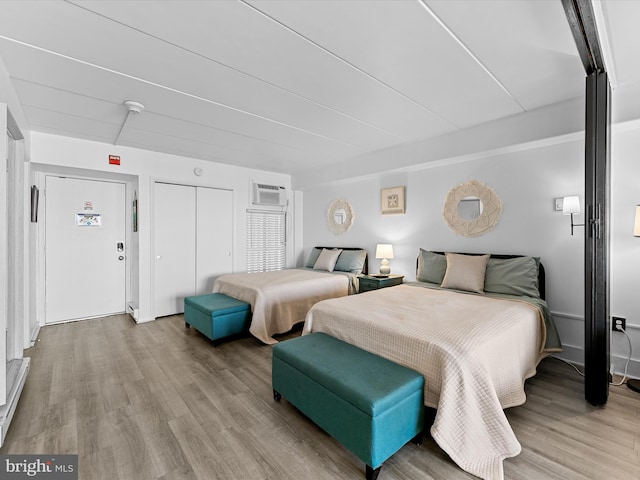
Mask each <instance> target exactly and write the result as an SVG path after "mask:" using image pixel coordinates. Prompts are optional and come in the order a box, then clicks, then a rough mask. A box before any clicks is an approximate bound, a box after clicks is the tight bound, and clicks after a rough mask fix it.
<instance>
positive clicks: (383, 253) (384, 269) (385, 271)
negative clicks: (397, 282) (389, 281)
mask: <svg viewBox="0 0 640 480" xmlns="http://www.w3.org/2000/svg"><path fill="white" fill-rule="evenodd" d="M376 258H381V259H382V261H381V262H380V274H381V275H389V274H390V273H391V267H390V266H389V260H387V259H388V258H393V245H390V244H388V243H379V244H378V245H377V247H376Z"/></svg>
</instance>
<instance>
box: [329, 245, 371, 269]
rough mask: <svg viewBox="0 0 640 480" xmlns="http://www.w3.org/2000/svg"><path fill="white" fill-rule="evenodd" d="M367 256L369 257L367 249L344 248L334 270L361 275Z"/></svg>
mask: <svg viewBox="0 0 640 480" xmlns="http://www.w3.org/2000/svg"><path fill="white" fill-rule="evenodd" d="M365 258H367V252H366V250H342V253H341V254H340V256H339V257H338V261H337V262H336V266H335V267H334V270H336V271H338V272H351V273H357V274H358V275H360V274H361V273H362V268H363V267H364V260H365Z"/></svg>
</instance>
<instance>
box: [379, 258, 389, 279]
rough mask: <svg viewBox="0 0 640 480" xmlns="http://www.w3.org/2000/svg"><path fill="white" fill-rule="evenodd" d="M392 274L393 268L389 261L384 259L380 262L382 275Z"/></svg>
mask: <svg viewBox="0 0 640 480" xmlns="http://www.w3.org/2000/svg"><path fill="white" fill-rule="evenodd" d="M390 273H391V267H390V266H389V260H387V259H386V258H383V259H382V261H381V262H380V274H381V275H389V274H390Z"/></svg>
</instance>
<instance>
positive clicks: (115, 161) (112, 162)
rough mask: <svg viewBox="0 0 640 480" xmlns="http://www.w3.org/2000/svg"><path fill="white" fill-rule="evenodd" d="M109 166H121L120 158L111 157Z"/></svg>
mask: <svg viewBox="0 0 640 480" xmlns="http://www.w3.org/2000/svg"><path fill="white" fill-rule="evenodd" d="M109 165H120V156H119V155H109Z"/></svg>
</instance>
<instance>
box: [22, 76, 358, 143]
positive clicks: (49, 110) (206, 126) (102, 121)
mask: <svg viewBox="0 0 640 480" xmlns="http://www.w3.org/2000/svg"><path fill="white" fill-rule="evenodd" d="M12 78H13V79H15V80H19V81H21V82H25V83H30V84H32V85H38V86H40V87H44V88H50V89H53V90H57V91H59V92H65V93H73V94H75V95H80V96H81V97H84V98H89V99H92V100H95V101H98V102H104V103H109V104H112V105H118V106H119V105H120V104H119V103H113V102H109V101H107V100H103V99H101V98H97V97H92V96H90V95H84V94H80V93H77V92H70V91H69V90H65V89H62V88H58V87H52V86H50V85H43V84H41V83H38V82H32V81H30V80H25V79H23V78H20V77H12ZM23 106H24V107H28V108H32V109H34V110H42V111H45V112H52V113H58V114H62V115H67V116H71V117H75V118H80V119H84V120H87V117H82V116H80V115H73V114H70V113H63V112H59V111H58V110H51V109H50V108H42V107H37V106H35V105H28V104H24V105H23ZM147 113H150V114H151V115H157V116H160V117H165V118H170V119H172V120H178V121H181V122H185V123H190V124H192V125H197V126H199V127H202V128H208V129H211V130H217V131H220V132H224V133H228V134H230V135H237V136H238V137H243V138H248V139H250V140H255V141H257V142H262V143H266V144H270V145H277V146H280V147H285V148H290V149H292V150H297V151H299V152H307V153H310V152H313V150H309V149H306V148H300V147H296V146H292V145H288V144H286V143H280V142H274V141H272V140H268V139H265V138H260V137H252V136H249V135H245V134H243V133H239V132H234V131H233V130H228V129H226V128H220V127H214V126H212V125H207V124H205V123H200V122H194V121H192V120H188V119H185V118H180V117H174V116H172V115H166V114H164V113H158V112H147ZM89 120H91V121H94V122H100V123H106V124H109V125H115V126H117V125H119V123H113V122H108V121H104V120H96V119H89ZM129 128H135V127H129ZM139 130H143V131H147V130H144V129H139ZM176 138H181V137H176ZM211 145H217V144H211ZM219 146H222V145H219ZM223 148H225V147H223ZM354 148H357V149H358V151H361V150H362V148H361V147H354ZM239 151H243V150H239ZM332 155H333V154H332Z"/></svg>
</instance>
